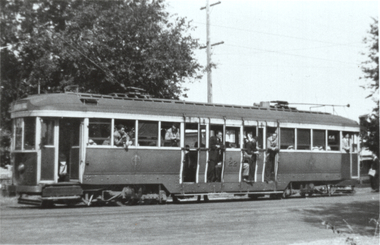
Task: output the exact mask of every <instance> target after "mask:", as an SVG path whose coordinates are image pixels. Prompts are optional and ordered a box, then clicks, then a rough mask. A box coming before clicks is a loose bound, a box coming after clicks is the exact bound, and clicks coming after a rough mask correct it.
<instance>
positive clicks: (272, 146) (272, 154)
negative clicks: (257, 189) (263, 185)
mask: <svg viewBox="0 0 380 245" xmlns="http://www.w3.org/2000/svg"><path fill="white" fill-rule="evenodd" d="M277 153H278V138H277V133H273V134H272V135H271V136H269V137H268V139H267V152H266V163H265V177H264V180H265V182H267V183H270V182H273V181H272V178H273V174H274V161H275V159H276V155H277Z"/></svg>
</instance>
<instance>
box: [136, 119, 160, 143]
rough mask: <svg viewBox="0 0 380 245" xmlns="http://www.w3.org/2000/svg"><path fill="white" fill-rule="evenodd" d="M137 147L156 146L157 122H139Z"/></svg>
mask: <svg viewBox="0 0 380 245" xmlns="http://www.w3.org/2000/svg"><path fill="white" fill-rule="evenodd" d="M138 134H139V135H138V144H139V146H158V122H152V121H139V126H138Z"/></svg>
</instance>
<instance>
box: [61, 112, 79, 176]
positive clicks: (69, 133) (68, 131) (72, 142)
mask: <svg viewBox="0 0 380 245" xmlns="http://www.w3.org/2000/svg"><path fill="white" fill-rule="evenodd" d="M81 121H82V119H78V118H63V119H60V121H59V146H58V154H59V155H58V176H59V178H58V181H60V182H66V181H78V180H79V163H80V144H79V143H80V140H79V139H80V125H81Z"/></svg>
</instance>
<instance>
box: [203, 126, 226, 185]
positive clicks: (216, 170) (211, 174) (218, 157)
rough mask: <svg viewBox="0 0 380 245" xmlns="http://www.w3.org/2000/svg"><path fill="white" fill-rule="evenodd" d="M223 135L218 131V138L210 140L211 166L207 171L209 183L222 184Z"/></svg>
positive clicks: (213, 137)
mask: <svg viewBox="0 0 380 245" xmlns="http://www.w3.org/2000/svg"><path fill="white" fill-rule="evenodd" d="M222 139H223V133H222V131H217V133H216V136H211V138H210V154H209V159H210V161H209V165H208V169H207V181H208V182H220V181H221V173H222V162H223V153H222V151H223V150H224V146H223V140H222Z"/></svg>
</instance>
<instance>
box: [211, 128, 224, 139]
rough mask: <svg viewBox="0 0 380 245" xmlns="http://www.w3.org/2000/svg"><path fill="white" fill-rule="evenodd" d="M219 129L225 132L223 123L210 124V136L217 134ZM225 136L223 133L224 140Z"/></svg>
mask: <svg viewBox="0 0 380 245" xmlns="http://www.w3.org/2000/svg"><path fill="white" fill-rule="evenodd" d="M218 131H221V132H222V133H223V126H222V125H210V138H211V137H212V136H216V134H217V133H218ZM224 138H225V135H224V134H223V136H222V140H223V139H224Z"/></svg>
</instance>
